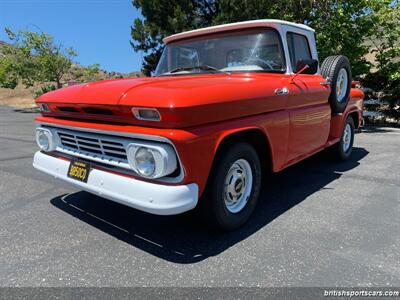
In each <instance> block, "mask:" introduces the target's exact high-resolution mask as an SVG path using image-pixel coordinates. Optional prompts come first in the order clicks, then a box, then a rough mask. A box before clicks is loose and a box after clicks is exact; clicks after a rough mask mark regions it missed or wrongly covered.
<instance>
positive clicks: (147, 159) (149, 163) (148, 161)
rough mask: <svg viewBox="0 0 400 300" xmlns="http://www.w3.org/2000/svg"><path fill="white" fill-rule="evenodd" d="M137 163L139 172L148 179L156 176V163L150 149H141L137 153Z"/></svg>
mask: <svg viewBox="0 0 400 300" xmlns="http://www.w3.org/2000/svg"><path fill="white" fill-rule="evenodd" d="M135 162H136V168H137V170H138V172H139V173H140V174H141V175H143V176H146V177H149V176H151V175H153V174H154V172H155V170H156V162H155V159H154V155H153V152H152V151H151V150H150V149H147V148H144V147H140V148H139V149H138V150H137V151H136V153H135Z"/></svg>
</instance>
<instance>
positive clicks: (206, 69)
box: [163, 65, 230, 75]
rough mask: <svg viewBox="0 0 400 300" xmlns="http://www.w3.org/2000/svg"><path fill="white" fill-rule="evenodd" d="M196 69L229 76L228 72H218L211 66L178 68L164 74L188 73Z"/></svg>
mask: <svg viewBox="0 0 400 300" xmlns="http://www.w3.org/2000/svg"><path fill="white" fill-rule="evenodd" d="M196 69H199V70H202V71H214V72H217V73H225V74H230V73H229V72H225V71H221V70H219V69H217V68H214V67H211V66H208V65H201V66H190V67H178V68H175V69H172V70H171V71H169V72H166V73H164V74H173V73H177V72H181V71H190V70H196ZM164 74H163V75H164Z"/></svg>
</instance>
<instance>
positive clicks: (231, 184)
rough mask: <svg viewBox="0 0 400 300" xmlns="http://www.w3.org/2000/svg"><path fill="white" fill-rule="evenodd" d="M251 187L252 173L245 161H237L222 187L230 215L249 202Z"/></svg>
mask: <svg viewBox="0 0 400 300" xmlns="http://www.w3.org/2000/svg"><path fill="white" fill-rule="evenodd" d="M252 186H253V171H252V170H251V166H250V164H249V163H248V162H247V160H245V159H238V160H237V161H235V162H234V163H233V164H232V166H231V167H230V169H229V171H228V173H227V175H226V177H225V186H224V202H225V206H226V208H227V209H228V211H230V212H231V213H238V212H240V211H241V210H242V209H243V208H244V207H245V206H246V203H247V201H248V200H249V197H250V194H251V188H252Z"/></svg>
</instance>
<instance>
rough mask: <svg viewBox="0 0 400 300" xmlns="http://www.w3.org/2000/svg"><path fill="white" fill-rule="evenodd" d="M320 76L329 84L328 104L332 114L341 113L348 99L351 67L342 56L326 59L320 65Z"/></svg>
mask: <svg viewBox="0 0 400 300" xmlns="http://www.w3.org/2000/svg"><path fill="white" fill-rule="evenodd" d="M321 75H322V76H323V77H324V78H326V79H328V80H329V81H330V82H331V93H330V95H329V103H330V105H331V110H332V113H342V112H344V110H345V109H346V106H347V103H348V102H349V98H350V89H351V81H352V77H351V66H350V62H349V60H348V58H347V57H346V56H343V55H334V56H329V57H327V58H326V59H325V60H324V62H323V63H322V65H321Z"/></svg>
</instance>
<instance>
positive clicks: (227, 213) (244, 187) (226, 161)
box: [200, 143, 261, 230]
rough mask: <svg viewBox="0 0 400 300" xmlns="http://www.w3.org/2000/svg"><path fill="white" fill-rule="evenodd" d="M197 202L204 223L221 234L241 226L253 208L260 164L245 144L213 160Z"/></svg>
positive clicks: (259, 174)
mask: <svg viewBox="0 0 400 300" xmlns="http://www.w3.org/2000/svg"><path fill="white" fill-rule="evenodd" d="M216 159H217V160H216V162H215V164H214V166H213V170H212V171H211V175H210V178H209V180H208V183H207V187H206V190H205V192H204V195H203V197H202V199H201V200H200V205H201V210H202V213H203V217H204V219H205V220H206V221H207V223H208V224H209V225H211V226H212V227H214V228H217V229H220V230H233V229H236V228H238V227H240V226H241V225H243V224H244V223H245V222H246V221H247V220H248V219H249V218H250V215H251V214H252V212H253V211H254V208H255V206H256V203H257V200H258V197H259V194H260V188H261V164H260V159H259V157H258V154H257V152H256V150H255V149H254V148H253V147H252V146H251V145H250V144H247V143H238V144H234V145H233V146H231V147H230V148H229V149H228V150H227V151H226V152H225V153H223V155H219V157H217V158H216Z"/></svg>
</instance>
